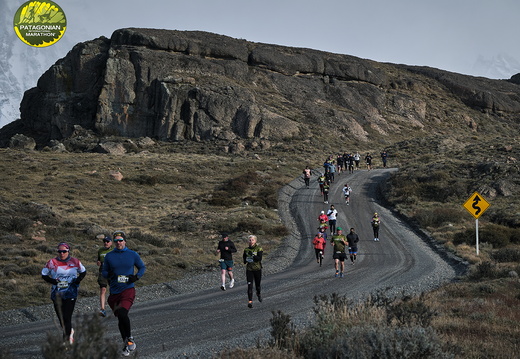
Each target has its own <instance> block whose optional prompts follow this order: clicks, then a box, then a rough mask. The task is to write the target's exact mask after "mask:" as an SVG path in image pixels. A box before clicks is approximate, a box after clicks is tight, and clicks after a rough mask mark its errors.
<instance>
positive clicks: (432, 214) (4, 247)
mask: <svg viewBox="0 0 520 359" xmlns="http://www.w3.org/2000/svg"><path fill="white" fill-rule="evenodd" d="M468 140H469V141H480V142H479V145H478V146H476V145H474V144H465V145H464V146H465V147H463V146H462V149H460V148H461V146H455V147H454V149H449V150H446V149H443V152H442V154H440V153H441V152H439V151H438V148H437V147H436V146H440V142H436V141H431V143H429V142H428V140H427V139H425V138H419V137H418V138H417V139H414V140H407V141H406V142H400V143H396V144H394V145H388V146H386V148H387V150H388V152H389V154H390V158H389V162H390V164H391V165H392V166H398V167H399V168H400V171H399V172H398V173H397V174H396V175H395V176H393V177H392V179H391V180H390V181H389V183H387V186H386V190H385V191H383V195H384V200H385V201H386V202H387V203H388V204H389V205H391V206H393V207H394V209H395V210H396V211H397V212H399V213H400V214H401V215H402V216H404V217H406V218H407V219H408V220H409V221H410V222H411V223H415V224H416V225H417V226H420V227H422V228H424V229H426V230H427V231H428V232H429V233H430V234H431V235H432V236H433V237H434V238H435V239H437V240H438V241H439V242H441V243H443V244H444V245H445V246H446V247H447V248H448V249H449V250H450V251H452V252H454V253H456V254H457V255H459V256H461V257H463V258H464V259H466V260H467V261H468V262H469V263H471V264H473V266H472V268H471V270H470V272H469V274H468V276H467V277H466V278H461V279H460V281H458V282H457V283H452V284H448V285H446V286H443V287H442V288H439V289H438V290H436V291H434V292H432V293H426V294H424V295H423V296H422V297H419V298H398V299H395V300H389V299H388V298H385V297H384V296H383V295H378V296H375V297H373V298H371V299H370V300H369V301H367V302H363V303H350V302H349V301H348V300H347V299H346V298H340V297H337V296H336V297H328V298H317V299H316V300H317V301H320V304H321V305H322V307H323V308H325V309H323V310H320V311H316V312H315V322H314V323H313V324H312V325H311V327H310V328H305V329H298V330H296V329H295V327H294V326H293V325H292V323H291V321H290V317H288V316H286V315H285V314H284V313H281V312H274V313H273V319H272V321H271V325H272V326H273V330H272V336H273V341H272V343H271V345H270V346H266V347H261V346H259V347H257V348H255V349H250V350H245V349H236V350H228V351H226V352H223V353H222V354H221V358H246V357H247V358H301V357H306V358H307V357H314V358H322V357H323V358H324V357H346V356H350V354H349V353H352V350H354V349H356V353H360V354H359V356H357V357H359V358H362V357H369V356H370V355H375V356H377V357H384V354H383V352H384V353H391V354H392V355H394V357H403V358H405V357H410V358H411V357H431V358H434V357H439V358H441V357H461V358H480V357H497V356H500V357H514V355H515V353H516V351H517V350H516V349H517V348H518V346H519V345H520V344H519V343H520V326H519V325H518V323H519V322H520V318H519V317H518V316H519V315H520V314H519V311H518V310H517V309H516V308H518V307H519V304H520V303H519V302H520V295H519V294H518V293H519V290H520V285H519V282H518V279H517V277H515V273H516V274H517V273H518V272H519V271H520V263H519V262H520V259H519V258H520V254H519V247H518V245H519V243H520V229H519V228H520V220H519V214H518V211H517V210H516V208H520V196H518V195H517V193H518V191H517V190H516V191H515V189H518V185H519V184H520V183H519V178H520V176H519V175H518V174H519V173H518V172H519V169H518V165H517V162H516V159H517V158H519V156H520V154H519V153H518V149H516V148H513V149H512V150H511V151H510V150H507V151H496V148H495V147H494V146H495V145H494V144H489V143H487V144H483V143H482V140H481V139H480V138H479V137H478V136H475V138H469V139H468ZM330 141H331V140H327V139H326V138H324V137H320V138H319V139H311V140H310V142H307V143H305V145H301V146H300V145H299V143H298V142H297V141H294V140H292V141H291V142H290V143H289V142H288V143H287V144H284V143H280V144H277V145H275V146H271V147H270V148H269V149H267V150H261V149H257V151H256V152H258V153H259V154H260V155H259V156H252V154H251V153H249V152H244V153H242V154H228V153H224V152H222V151H221V150H219V147H218V146H217V145H214V144H207V143H205V144H200V143H191V144H189V143H182V144H176V143H169V144H159V145H157V147H156V148H154V150H153V151H148V152H146V153H140V152H138V151H137V150H136V151H133V152H132V153H130V154H126V155H123V156H111V155H100V154H90V153H53V152H50V151H44V152H24V151H14V150H7V149H1V150H0V152H1V153H0V158H1V160H0V196H1V200H0V250H1V253H2V255H0V295H1V298H2V301H1V302H2V304H1V307H0V309H2V310H5V309H10V308H18V307H24V306H30V305H38V304H42V303H48V302H49V300H48V295H49V293H48V289H49V288H48V285H46V284H45V283H43V282H42V281H41V279H40V276H39V273H40V270H41V267H42V266H43V265H44V263H45V262H46V261H47V260H48V259H49V258H50V257H51V256H52V255H53V253H54V247H55V245H56V244H57V243H58V242H59V241H62V240H66V241H69V242H71V244H72V247H73V255H74V256H77V257H79V258H80V259H81V260H82V261H83V263H84V264H85V265H86V266H87V271H89V272H91V273H95V272H96V271H97V267H96V265H95V252H96V251H97V248H98V246H99V245H100V243H97V242H95V241H94V238H95V235H96V234H98V233H100V232H105V233H110V232H111V231H112V230H115V229H123V230H125V231H127V233H128V234H129V247H131V248H133V249H136V250H137V251H139V252H140V253H141V255H143V256H144V257H145V258H149V261H150V263H152V262H153V266H154V270H153V271H149V274H148V275H147V276H145V277H143V279H142V283H143V284H144V285H146V284H152V283H158V282H163V281H164V280H165V278H168V279H169V280H173V279H176V278H181V277H183V276H184V275H187V274H192V273H195V272H198V271H205V270H207V269H208V268H207V267H206V263H213V262H214V261H213V260H214V255H213V253H211V250H205V249H204V248H210V249H212V248H213V246H214V245H215V244H216V241H217V240H218V234H219V232H222V231H226V232H229V233H232V234H233V237H234V239H235V240H236V242H237V243H238V244H239V245H240V244H241V241H244V242H242V244H245V239H246V236H247V234H248V233H249V232H255V233H256V234H258V235H261V236H262V245H263V247H264V249H266V250H268V249H267V248H269V247H270V248H274V247H276V246H277V245H278V244H279V243H280V241H281V239H282V238H283V236H285V235H286V234H287V232H286V229H285V228H284V227H283V226H282V225H281V223H280V221H279V218H278V215H277V213H276V211H275V209H276V208H277V201H276V197H277V192H278V189H279V188H280V187H281V186H282V185H283V184H284V183H287V182H289V181H291V180H292V179H293V178H294V177H296V176H298V175H299V174H300V173H301V170H302V168H303V167H302V166H304V165H307V164H309V165H310V166H311V167H313V168H318V167H319V166H320V165H321V160H322V159H323V156H324V154H326V153H328V152H330V153H334V152H336V151H339V150H343V149H339V148H336V147H335V146H336V144H335V143H332V142H330ZM358 146H359V150H360V152H364V151H365V150H371V151H372V152H377V149H367V148H365V147H364V146H363V145H362V144H359V143H353V144H352V146H351V147H352V148H357V147H358ZM295 148H297V149H298V150H297V151H295V150H294V149H295ZM457 148H459V149H457ZM479 149H486V151H485V153H481V151H480V152H479V151H478V150H479ZM415 150H417V151H415ZM415 152H416V153H415ZM477 154H478V155H479V157H478V160H475V156H476V155H477ZM491 158H492V159H493V160H492V161H491ZM491 162H492V164H490V163H491ZM376 166H377V161H376ZM115 170H118V171H120V172H121V173H122V174H123V176H124V178H123V180H122V181H117V180H115V179H113V178H111V177H110V175H109V172H110V171H115ZM505 174H507V176H508V177H507V179H506V177H504V176H505ZM474 191H479V192H480V193H481V194H483V195H484V196H485V197H486V198H487V199H488V201H490V202H491V203H492V206H491V207H490V208H489V209H488V210H487V212H486V214H485V215H484V216H483V217H481V219H480V222H479V225H480V233H479V234H480V241H481V253H480V255H479V256H477V255H476V254H475V249H474V241H475V222H474V219H473V217H471V216H470V215H469V214H468V213H466V212H465V209H464V208H462V206H461V205H462V203H463V202H464V201H465V200H466V199H467V197H468V196H469V195H470V194H471V193H473V192H474ZM195 232H196V233H197V234H198V235H197V240H198V241H203V244H205V245H203V246H197V247H196V248H194V247H193V246H190V245H189V243H190V236H189V234H190V233H195ZM266 247H267V248H266ZM154 273H160V275H154ZM82 284H83V285H82V288H81V292H80V295H81V296H92V295H96V293H97V284H96V281H95V276H87V277H86V278H85V280H84V281H83V283H82ZM29 294H30V295H29ZM346 338H353V339H354V342H356V341H357V343H359V345H357V346H356V347H352V346H351V344H350V342H349V341H347V340H346ZM390 343H392V345H390ZM378 350H379V351H378ZM497 353H500V355H499V354H497ZM414 355H415V356H414ZM353 357H354V356H353Z"/></svg>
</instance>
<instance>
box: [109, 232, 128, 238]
mask: <svg viewBox="0 0 520 359" xmlns="http://www.w3.org/2000/svg"><path fill="white" fill-rule="evenodd" d="M116 237H121V238H123V239H124V240H126V234H125V232H123V231H115V232H114V233H112V238H116Z"/></svg>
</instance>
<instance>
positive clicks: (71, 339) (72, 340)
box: [69, 328, 74, 345]
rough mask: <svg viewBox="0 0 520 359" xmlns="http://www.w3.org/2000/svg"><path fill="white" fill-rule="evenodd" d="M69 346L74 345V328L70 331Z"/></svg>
mask: <svg viewBox="0 0 520 359" xmlns="http://www.w3.org/2000/svg"><path fill="white" fill-rule="evenodd" d="M69 344H71V345H72V344H74V328H71V329H70V335H69Z"/></svg>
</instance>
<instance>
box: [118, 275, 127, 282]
mask: <svg viewBox="0 0 520 359" xmlns="http://www.w3.org/2000/svg"><path fill="white" fill-rule="evenodd" d="M117 282H118V283H127V282H128V276H126V275H118V276H117Z"/></svg>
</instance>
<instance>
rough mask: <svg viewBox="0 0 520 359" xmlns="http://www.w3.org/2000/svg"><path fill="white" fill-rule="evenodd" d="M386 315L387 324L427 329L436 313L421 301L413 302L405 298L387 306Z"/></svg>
mask: <svg viewBox="0 0 520 359" xmlns="http://www.w3.org/2000/svg"><path fill="white" fill-rule="evenodd" d="M386 315H387V319H386V320H387V323H388V324H392V323H396V324H397V325H398V326H414V325H419V326H421V327H428V326H430V324H431V322H432V320H433V317H434V316H436V315H437V313H436V312H435V311H433V310H431V309H430V308H429V307H428V306H427V305H426V304H425V303H424V301H423V300H422V299H419V300H413V298H412V297H409V296H405V297H404V298H403V299H402V300H401V301H399V302H397V303H395V304H392V305H388V306H387V307H386Z"/></svg>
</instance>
